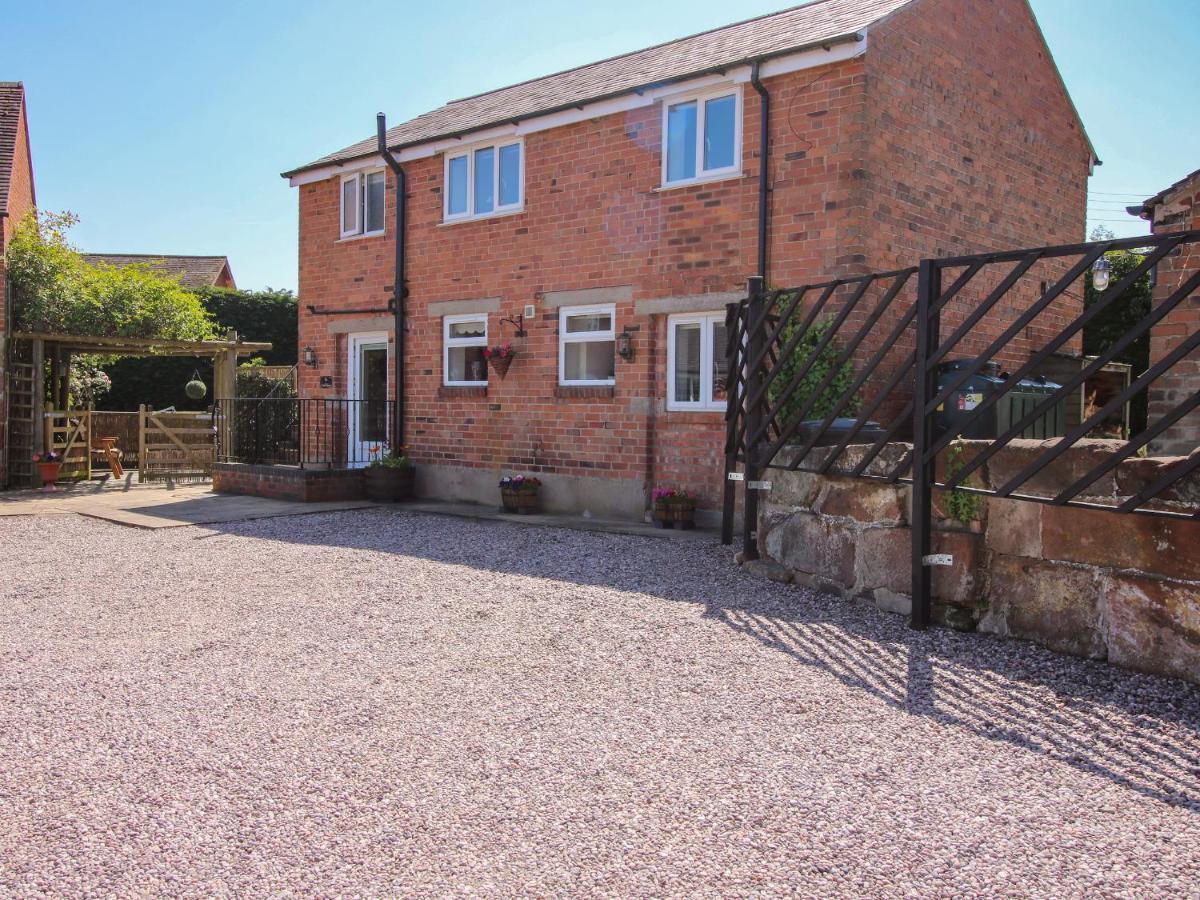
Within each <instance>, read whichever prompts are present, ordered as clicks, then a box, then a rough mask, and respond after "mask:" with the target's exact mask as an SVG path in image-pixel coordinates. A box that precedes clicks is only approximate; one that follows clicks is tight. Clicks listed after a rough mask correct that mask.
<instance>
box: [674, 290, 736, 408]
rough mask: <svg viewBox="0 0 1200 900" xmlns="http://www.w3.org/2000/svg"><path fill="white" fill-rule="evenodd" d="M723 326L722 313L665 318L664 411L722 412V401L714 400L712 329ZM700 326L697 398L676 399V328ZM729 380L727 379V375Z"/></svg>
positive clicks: (723, 406)
mask: <svg viewBox="0 0 1200 900" xmlns="http://www.w3.org/2000/svg"><path fill="white" fill-rule="evenodd" d="M724 324H725V313H723V312H720V313H718V312H712V313H680V314H679V315H674V316H668V317H667V409H668V410H673V411H678V412H685V411H691V412H697V411H700V412H717V411H722V412H723V411H724V410H725V407H726V403H725V401H724V400H713V398H712V396H713V353H714V348H713V326H714V325H724ZM676 325H699V326H700V399H699V400H676V399H675V326H676ZM726 377H728V376H726Z"/></svg>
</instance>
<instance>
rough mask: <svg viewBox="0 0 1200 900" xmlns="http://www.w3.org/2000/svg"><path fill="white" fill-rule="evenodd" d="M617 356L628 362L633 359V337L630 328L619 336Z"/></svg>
mask: <svg viewBox="0 0 1200 900" xmlns="http://www.w3.org/2000/svg"><path fill="white" fill-rule="evenodd" d="M617 355H618V356H620V357H621V359H623V360H625V361H626V362H629V361H630V360H632V359H633V335H632V334H630V333H629V329H628V328H626V329H625V330H623V331H622V332H621V333H620V334H618V335H617Z"/></svg>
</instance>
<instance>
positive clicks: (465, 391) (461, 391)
mask: <svg viewBox="0 0 1200 900" xmlns="http://www.w3.org/2000/svg"><path fill="white" fill-rule="evenodd" d="M487 392H488V389H487V385H486V384H443V385H442V386H441V387H439V388H438V397H439V398H442V399H447V400H463V399H470V398H473V397H478V398H480V399H485V398H486V397H487V395H488V394H487Z"/></svg>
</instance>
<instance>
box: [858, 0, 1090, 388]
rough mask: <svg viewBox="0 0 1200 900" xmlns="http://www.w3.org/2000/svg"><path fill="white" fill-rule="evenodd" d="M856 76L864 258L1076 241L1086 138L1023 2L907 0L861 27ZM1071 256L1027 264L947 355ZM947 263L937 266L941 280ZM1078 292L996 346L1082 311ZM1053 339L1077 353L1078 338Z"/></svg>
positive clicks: (995, 322)
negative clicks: (861, 99) (862, 105)
mask: <svg viewBox="0 0 1200 900" xmlns="http://www.w3.org/2000/svg"><path fill="white" fill-rule="evenodd" d="M866 75H867V79H868V91H867V110H866V115H867V119H868V121H869V122H870V123H871V127H870V129H869V131H868V134H867V147H866V150H865V156H866V160H867V162H866V166H865V189H864V194H865V199H864V202H865V204H866V221H865V225H864V231H863V236H862V241H863V244H862V246H863V249H862V251H861V255H862V257H863V259H864V260H865V265H866V266H867V267H869V268H870V269H873V270H876V271H879V270H887V269H894V268H898V267H902V266H907V265H913V264H915V263H916V261H917V260H919V259H920V258H922V257H947V256H959V255H965V254H971V253H979V252H983V251H988V250H1009V249H1016V248H1023V247H1039V246H1045V245H1052V244H1072V243H1078V242H1080V241H1082V240H1084V229H1085V219H1086V205H1087V179H1088V174H1089V167H1090V160H1091V149H1090V146H1089V144H1088V142H1087V139H1086V137H1085V135H1084V134H1083V131H1082V129H1081V126H1080V125H1079V123H1078V120H1077V116H1076V114H1075V110H1074V108H1073V106H1072V105H1071V100H1070V97H1069V96H1068V94H1067V92H1066V89H1065V88H1064V87H1063V85H1062V81H1061V78H1060V76H1059V74H1058V72H1057V70H1056V68H1055V66H1054V63H1053V60H1052V59H1051V56H1050V51H1049V50H1048V48H1047V46H1046V44H1045V41H1044V39H1043V37H1042V34H1041V32H1040V29H1039V28H1038V25H1037V22H1036V20H1035V19H1034V17H1033V14H1032V12H1031V11H1030V9H1029V5H1028V3H1027V2H1026V0H989V2H987V3H963V2H961V0H922V2H921V3H917V4H913V5H911V6H909V7H906V8H904V9H902V10H901V11H899V12H898V13H897V14H895V15H894V16H892V17H891V18H890V19H889V20H887V21H886V22H884V23H883V24H882V25H881V26H879V27H876V28H874V29H872V30H871V33H870V50H869V52H868V53H867V55H866ZM1069 262H1070V261H1068V262H1066V263H1044V264H1039V265H1037V266H1035V267H1034V268H1033V269H1031V270H1030V271H1029V272H1028V273H1027V275H1026V276H1025V277H1023V278H1022V279H1021V280H1020V281H1019V282H1018V283H1017V285H1016V286H1015V287H1014V288H1013V290H1012V292H1011V293H1010V294H1009V295H1008V296H1007V297H1006V299H1005V300H1004V301H1003V302H1002V303H1000V304H998V305H997V306H996V307H994V308H993V310H992V311H991V312H990V313H989V314H988V316H987V317H986V319H985V321H984V322H982V323H980V327H978V328H976V329H975V330H974V331H973V332H972V333H971V334H969V335H968V336H967V338H966V339H964V341H963V343H962V345H961V347H960V351H959V352H957V353H956V355H957V356H973V355H977V354H979V353H981V352H982V351H983V350H985V349H986V348H987V345H988V343H989V342H991V341H992V340H994V338H995V337H996V336H997V335H998V334H999V333H1000V332H1002V331H1003V330H1004V329H1005V328H1006V327H1007V326H1008V325H1009V324H1011V322H1012V320H1013V319H1015V318H1016V316H1017V315H1019V313H1020V312H1022V311H1023V310H1024V309H1026V308H1027V307H1028V306H1029V305H1030V304H1032V303H1033V302H1034V300H1035V299H1036V298H1037V297H1038V296H1039V293H1040V288H1041V287H1042V284H1043V282H1047V281H1053V280H1054V279H1056V278H1057V277H1059V276H1061V274H1062V273H1063V272H1064V271H1065V268H1066V266H1067V265H1069ZM1010 268H1011V264H1005V265H1003V266H989V267H987V268H986V269H985V270H983V271H982V272H981V273H980V274H979V275H978V276H977V277H976V278H975V279H974V280H973V281H972V283H971V286H970V287H969V288H968V289H967V290H965V291H963V292H962V293H961V294H960V295H959V297H958V298H957V299H956V300H955V301H954V302H952V303H951V304H950V306H948V307H947V308H946V309H945V310H944V311H943V314H942V335H943V336H946V335H948V334H949V333H950V331H951V330H952V329H953V328H954V327H955V326H957V325H958V324H960V323H961V321H962V320H963V318H965V316H966V315H967V314H968V313H969V312H970V311H971V310H972V309H973V308H974V303H975V301H977V300H979V299H980V298H982V297H983V296H985V295H986V293H987V292H988V291H990V290H991V289H992V288H993V287H995V286H996V285H997V284H998V283H999V281H1000V280H1001V279H1002V278H1003V277H1004V276H1005V275H1007V274H1008V272H1009V270H1010ZM957 275H958V271H950V272H948V273H946V274H945V275H944V277H943V285H944V287H948V286H949V285H950V283H951V281H952V279H953V278H954V277H956V276H957ZM1082 291H1083V288H1082V284H1080V285H1079V286H1078V287H1077V288H1075V289H1072V290H1071V291H1070V293H1069V294H1067V295H1064V296H1063V297H1061V298H1060V299H1059V300H1058V301H1056V302H1055V303H1053V304H1052V305H1051V306H1050V307H1049V308H1048V309H1047V310H1046V311H1045V312H1043V313H1042V314H1041V315H1040V316H1039V317H1038V318H1037V319H1036V320H1034V322H1033V323H1031V325H1030V326H1029V327H1028V328H1027V329H1025V330H1024V331H1023V332H1022V333H1021V334H1019V335H1018V336H1017V337H1016V338H1015V339H1014V340H1013V341H1011V342H1010V343H1008V344H1007V345H1005V346H1004V347H1003V348H1001V349H1000V351H999V352H998V353H997V354H996V358H998V359H1000V360H1001V361H1003V362H1004V363H1007V364H1009V365H1011V366H1015V365H1017V364H1020V363H1023V362H1024V361H1025V360H1027V359H1028V357H1029V356H1030V354H1031V353H1033V352H1035V351H1036V350H1038V349H1040V348H1041V347H1043V346H1044V345H1045V344H1046V343H1047V342H1048V341H1049V340H1050V339H1051V338H1052V337H1054V336H1055V335H1057V334H1058V333H1059V332H1060V331H1061V330H1062V328H1063V327H1064V326H1065V325H1066V324H1067V322H1068V321H1069V320H1070V319H1072V318H1074V317H1075V316H1076V315H1078V314H1079V313H1080V312H1081V311H1082V309H1083V293H1082ZM905 349H908V347H907V345H906V348H905ZM1063 349H1064V351H1066V352H1075V353H1078V352H1080V351H1081V349H1082V337H1081V336H1080V335H1077V336H1076V337H1075V338H1074V339H1073V340H1072V341H1071V342H1070V343H1068V344H1067V345H1066V346H1065V347H1064V348H1063Z"/></svg>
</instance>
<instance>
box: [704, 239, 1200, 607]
mask: <svg viewBox="0 0 1200 900" xmlns="http://www.w3.org/2000/svg"><path fill="white" fill-rule="evenodd" d="M1115 250H1135V251H1138V252H1139V253H1140V254H1144V256H1143V257H1142V259H1141V260H1140V261H1138V262H1136V264H1134V265H1132V266H1131V267H1130V268H1129V269H1128V271H1127V272H1126V273H1125V274H1124V275H1122V277H1120V278H1119V279H1117V280H1116V281H1114V283H1113V284H1111V285H1110V286H1108V287H1107V288H1106V289H1105V290H1103V291H1099V292H1097V293H1095V294H1094V299H1093V300H1092V302H1090V303H1089V304H1085V303H1084V294H1085V291H1084V286H1085V282H1086V279H1087V277H1088V273H1089V271H1091V270H1093V268H1094V267H1095V265H1096V263H1097V261H1098V260H1100V259H1101V258H1102V257H1104V255H1105V254H1106V253H1108V252H1110V251H1115ZM1184 254H1189V256H1186V257H1184V256H1183V255H1184ZM1180 258H1183V259H1184V260H1185V262H1184V263H1183V264H1180V263H1179V259H1180ZM1197 258H1200V231H1191V232H1181V233H1177V234H1168V235H1157V236H1153V237H1138V238H1125V239H1121V240H1110V241H1100V242H1093V243H1088V244H1075V245H1068V246H1059V247H1037V248H1033V249H1028V250H1014V251H1005V252H1001V253H984V254H977V255H972V256H961V257H953V258H943V259H926V260H922V261H921V263H920V265H919V266H917V267H914V268H908V269H901V270H898V271H894V272H884V273H879V274H872V275H863V276H856V277H852V278H843V279H835V280H832V281H826V282H822V283H818V284H812V285H806V286H803V287H799V288H791V289H785V290H773V291H766V290H764V289H763V288H762V285H761V282H759V281H758V280H756V279H751V281H750V284H749V289H748V296H747V298H746V299H745V300H744V301H741V302H740V303H735V304H730V306H729V307H728V310H727V319H726V326H727V333H728V335H729V342H728V345H727V347H726V351H727V357H728V363H729V373H730V374H729V391H728V407H727V409H726V442H725V454H726V474H727V479H728V480H727V481H726V496H725V504H724V512H725V521H724V523H723V525H724V527H723V530H722V538H723V540H724V541H725V542H726V543H730V542H731V541H732V536H733V511H734V501H735V496H734V490H735V488H736V482H735V481H733V479H735V478H738V479H743V480H744V481H745V483H746V491H745V534H744V536H743V544H744V546H743V552H744V554H745V556H746V557H747V558H751V559H753V558H756V556H757V546H756V539H755V538H756V518H757V502H758V501H757V498H758V492H759V490H760V489H765V484H764V482H762V481H760V478H761V477H762V473H763V471H764V470H767V469H770V468H775V469H788V470H793V471H794V470H802V471H809V472H815V473H819V474H838V475H846V476H851V477H857V478H872V479H879V480H884V481H888V482H892V483H897V482H901V483H906V484H912V486H913V504H912V520H911V521H912V526H913V548H912V557H913V623H914V624H915V625H924V624H926V623H927V622H928V621H929V614H930V604H929V594H930V574H929V572H930V570H929V566H928V564H927V563H928V561H929V559H928V558H929V555H930V546H931V530H932V491H933V490H934V489H938V490H955V491H961V492H965V493H971V494H982V495H986V496H995V497H1009V498H1013V499H1018V500H1028V501H1033V502H1038V503H1047V504H1053V505H1058V506H1072V507H1083V508H1087V509H1100V510H1107V511H1111V512H1118V513H1139V514H1145V515H1152V516H1166V517H1174V518H1191V517H1196V516H1200V509H1196V508H1193V507H1194V506H1195V504H1191V505H1189V504H1188V503H1186V502H1181V501H1179V500H1178V498H1174V499H1173V500H1172V501H1171V502H1169V503H1168V502H1163V501H1161V500H1160V499H1158V498H1161V497H1162V496H1163V495H1164V492H1167V491H1168V490H1169V489H1170V488H1171V487H1172V486H1173V485H1176V484H1177V483H1178V482H1179V481H1180V480H1181V479H1183V478H1184V477H1186V476H1188V475H1189V474H1191V473H1192V472H1194V471H1196V470H1197V469H1198V468H1200V450H1198V451H1196V452H1193V453H1191V455H1190V456H1188V457H1186V458H1183V459H1181V460H1179V461H1177V462H1175V463H1173V464H1171V465H1169V466H1167V467H1166V468H1165V469H1164V471H1163V472H1162V474H1161V475H1160V476H1159V477H1157V478H1155V479H1154V480H1153V481H1152V482H1151V483H1149V484H1147V485H1145V486H1144V487H1141V488H1140V489H1139V490H1135V491H1133V492H1132V493H1131V495H1130V496H1128V497H1105V498H1101V500H1097V499H1095V498H1092V499H1089V500H1083V499H1080V498H1081V497H1082V496H1084V494H1085V492H1086V491H1087V489H1088V488H1089V487H1090V486H1091V485H1093V484H1094V483H1095V482H1097V481H1098V480H1100V479H1101V478H1103V477H1104V476H1105V475H1108V474H1109V473H1111V472H1112V471H1113V470H1114V469H1115V468H1116V467H1117V466H1118V465H1119V464H1120V463H1121V462H1122V461H1124V460H1127V459H1129V458H1130V457H1132V456H1134V455H1135V454H1138V453H1141V452H1144V448H1146V447H1147V446H1149V445H1150V444H1151V442H1153V441H1154V440H1155V439H1156V438H1159V437H1160V436H1162V435H1163V434H1164V432H1167V430H1168V429H1171V428H1172V426H1175V425H1177V424H1178V423H1179V422H1180V421H1181V420H1183V419H1184V417H1186V416H1189V415H1192V414H1194V411H1195V410H1196V409H1197V407H1198V406H1200V392H1197V391H1196V390H1195V389H1194V387H1186V386H1185V387H1184V388H1182V389H1178V388H1176V389H1174V390H1161V389H1160V390H1158V391H1157V393H1158V395H1159V400H1158V402H1156V403H1154V404H1152V407H1153V408H1154V411H1155V416H1153V417H1152V418H1151V420H1150V422H1149V423H1148V425H1147V427H1146V428H1145V430H1143V431H1141V432H1140V433H1136V434H1129V433H1126V434H1125V438H1124V441H1123V443H1122V444H1121V445H1119V446H1117V447H1116V448H1115V449H1114V447H1113V445H1112V444H1104V445H1102V446H1100V447H1090V449H1091V450H1092V451H1093V454H1095V455H1094V456H1092V457H1090V459H1092V460H1094V461H1095V462H1094V465H1093V467H1092V468H1091V469H1090V470H1089V471H1087V472H1084V473H1082V474H1077V475H1076V476H1075V477H1074V478H1073V480H1072V482H1071V483H1070V484H1069V485H1066V486H1061V487H1059V488H1056V489H1053V490H1050V491H1045V492H1043V493H1039V492H1037V491H1034V490H1030V489H1028V488H1027V487H1026V486H1027V485H1028V483H1029V482H1030V480H1031V479H1033V477H1034V476H1036V475H1037V474H1038V473H1039V472H1041V471H1042V470H1044V469H1045V468H1046V467H1047V466H1049V465H1051V464H1053V463H1054V462H1055V461H1056V460H1058V459H1059V458H1060V457H1061V456H1062V454H1063V453H1065V452H1066V451H1067V450H1069V449H1070V448H1071V447H1072V446H1074V445H1075V444H1076V443H1078V442H1079V441H1080V440H1081V439H1083V438H1085V437H1088V436H1095V435H1097V434H1100V433H1101V431H1100V430H1101V428H1102V426H1104V425H1105V423H1106V422H1107V421H1108V420H1109V419H1110V417H1112V416H1113V414H1114V413H1119V412H1120V410H1122V408H1124V407H1125V406H1126V405H1127V404H1129V403H1130V402H1131V401H1133V400H1135V399H1137V398H1143V397H1144V396H1145V395H1146V393H1147V391H1148V390H1150V389H1151V388H1152V387H1153V386H1154V385H1155V382H1156V381H1159V380H1160V379H1162V378H1163V376H1164V375H1166V374H1168V373H1169V372H1170V371H1171V369H1172V368H1173V367H1175V366H1177V365H1179V364H1180V363H1185V365H1190V366H1192V367H1193V368H1194V366H1195V356H1193V354H1194V353H1195V351H1197V348H1200V332H1197V331H1195V329H1194V328H1193V329H1192V330H1191V331H1190V332H1188V333H1185V334H1177V335H1175V336H1174V338H1173V340H1172V341H1171V342H1163V344H1164V347H1163V349H1162V350H1161V351H1160V352H1159V355H1158V358H1157V359H1156V360H1155V361H1153V362H1152V364H1151V365H1149V367H1148V368H1147V369H1146V370H1145V371H1144V372H1134V373H1133V375H1132V377H1131V379H1130V381H1129V383H1128V384H1127V385H1126V386H1124V387H1123V388H1122V389H1120V390H1117V391H1115V392H1113V393H1112V394H1111V395H1110V396H1109V397H1108V398H1107V399H1106V400H1104V401H1103V402H1098V403H1096V404H1095V405H1092V406H1085V404H1083V403H1082V402H1076V401H1082V399H1083V397H1084V394H1083V393H1082V391H1083V390H1084V387H1085V386H1086V384H1087V383H1088V379H1090V378H1092V377H1093V376H1095V375H1096V374H1097V373H1099V372H1101V371H1102V370H1104V369H1105V367H1106V366H1109V365H1110V364H1111V363H1113V362H1114V361H1115V360H1117V359H1118V358H1119V357H1121V355H1122V354H1123V353H1125V352H1126V351H1128V350H1129V348H1130V347H1131V346H1132V345H1133V344H1134V343H1135V342H1136V341H1138V340H1139V339H1145V338H1146V337H1147V335H1148V334H1149V333H1150V330H1151V329H1152V328H1153V327H1155V326H1156V325H1159V324H1160V323H1162V322H1163V321H1164V320H1165V319H1166V318H1167V317H1168V316H1169V315H1170V314H1171V312H1172V311H1173V310H1175V309H1177V308H1178V307H1179V306H1180V305H1181V304H1183V303H1185V302H1192V303H1194V302H1196V298H1195V297H1193V294H1194V293H1195V292H1196V291H1197V290H1200V264H1197V263H1196V262H1195V260H1197ZM1164 263H1167V264H1169V265H1170V266H1171V267H1172V268H1171V270H1170V271H1172V272H1175V273H1178V272H1181V273H1182V274H1178V277H1177V279H1175V280H1173V281H1172V282H1170V283H1169V284H1165V285H1164V288H1165V290H1164V291H1163V292H1165V294H1166V295H1165V296H1163V297H1161V298H1159V299H1156V302H1155V303H1154V304H1153V306H1152V308H1151V310H1150V312H1149V313H1148V314H1147V315H1145V316H1144V317H1142V319H1141V320H1140V321H1139V322H1137V323H1136V324H1135V325H1133V326H1132V327H1130V328H1128V329H1127V330H1126V331H1125V332H1124V333H1123V334H1121V336H1120V337H1119V338H1117V339H1116V340H1115V341H1113V342H1112V343H1111V344H1110V345H1109V346H1108V347H1106V348H1105V349H1104V350H1103V351H1102V352H1101V353H1099V354H1098V355H1097V356H1095V357H1082V358H1079V351H1080V348H1081V342H1082V333H1083V330H1084V329H1085V328H1086V327H1087V326H1088V325H1089V323H1092V322H1095V321H1096V319H1097V318H1098V317H1099V316H1101V315H1103V314H1104V312H1105V311H1106V310H1111V309H1115V308H1116V307H1117V304H1120V303H1122V302H1125V301H1127V300H1128V297H1129V296H1130V294H1131V292H1132V291H1133V290H1135V289H1136V287H1137V284H1138V282H1139V281H1140V280H1142V279H1144V278H1146V277H1147V276H1150V275H1151V274H1152V273H1155V272H1156V271H1157V269H1156V267H1159V266H1161V265H1163V264H1164ZM914 276H915V277H914ZM873 295H874V296H875V297H877V299H876V300H875V302H874V303H871V301H870V300H869V299H868V298H870V297H872V296H873ZM868 309H869V310H870V312H865V310H868ZM943 330H945V331H948V332H949V333H948V336H946V337H945V338H943V337H942V333H943ZM1176 330H1178V329H1176ZM1185 330H1186V329H1185ZM1064 351H1065V352H1068V353H1074V354H1075V356H1076V357H1077V358H1078V362H1077V364H1076V367H1075V368H1074V370H1073V371H1072V372H1070V373H1069V374H1067V375H1065V376H1062V377H1061V380H1050V379H1048V378H1047V377H1045V372H1046V370H1047V367H1048V366H1049V365H1050V364H1051V363H1052V362H1053V361H1054V357H1055V355H1056V354H1060V353H1063V352H1064ZM1189 357H1191V358H1189ZM1185 361H1186V362H1185ZM1185 384H1186V383H1185ZM1159 387H1160V388H1161V385H1160V386H1159ZM1068 399H1071V400H1072V402H1075V406H1074V407H1073V408H1074V409H1076V410H1078V412H1077V413H1076V418H1077V420H1076V421H1071V418H1070V417H1067V416H1066V415H1065V414H1064V411H1065V408H1066V407H1065V404H1066V402H1067V400H1068ZM963 436H966V437H968V438H972V439H977V440H978V443H977V444H975V445H974V446H972V454H971V455H970V458H969V459H965V460H963V461H962V463H961V464H960V465H956V466H955V467H954V469H953V471H952V472H948V473H946V474H944V475H943V480H942V481H940V482H939V481H938V480H937V478H936V472H935V464H936V461H937V459H938V455H939V453H942V452H944V451H946V450H947V448H949V447H951V445H952V443H954V442H955V441H957V440H959V439H961V438H962V437H963ZM1106 436H1107V435H1106ZM1017 438H1043V439H1045V438H1050V439H1056V440H1054V441H1053V442H1052V443H1051V442H1050V441H1046V443H1044V444H1040V445H1038V446H1037V448H1036V452H1035V453H1034V454H1033V458H1032V459H1030V460H1029V461H1028V462H1027V463H1026V464H1025V465H1023V466H1022V467H1021V468H1020V469H1019V471H1017V472H1016V473H1015V474H1013V475H1011V477H1008V478H1007V480H1006V481H1004V483H1002V484H998V485H991V486H990V487H980V486H977V485H974V484H970V483H968V479H969V478H971V476H972V474H973V473H976V472H978V471H979V470H980V469H981V467H983V466H984V465H986V464H987V462H988V460H989V459H992V458H993V457H994V456H995V455H996V454H997V453H998V452H1000V451H1001V450H1002V449H1003V448H1004V447H1006V446H1007V445H1009V444H1010V443H1011V442H1012V441H1013V440H1015V439H1017ZM908 441H911V447H909V446H908V444H907V442H908ZM901 442H904V443H901ZM885 448H889V449H888V452H887V453H885V452H884V450H885ZM739 465H740V466H742V468H743V471H742V472H740V473H739V472H737V471H736V469H737V467H738V466H739ZM731 476H732V477H731ZM1177 493H1178V492H1177ZM1103 501H1107V502H1103Z"/></svg>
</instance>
